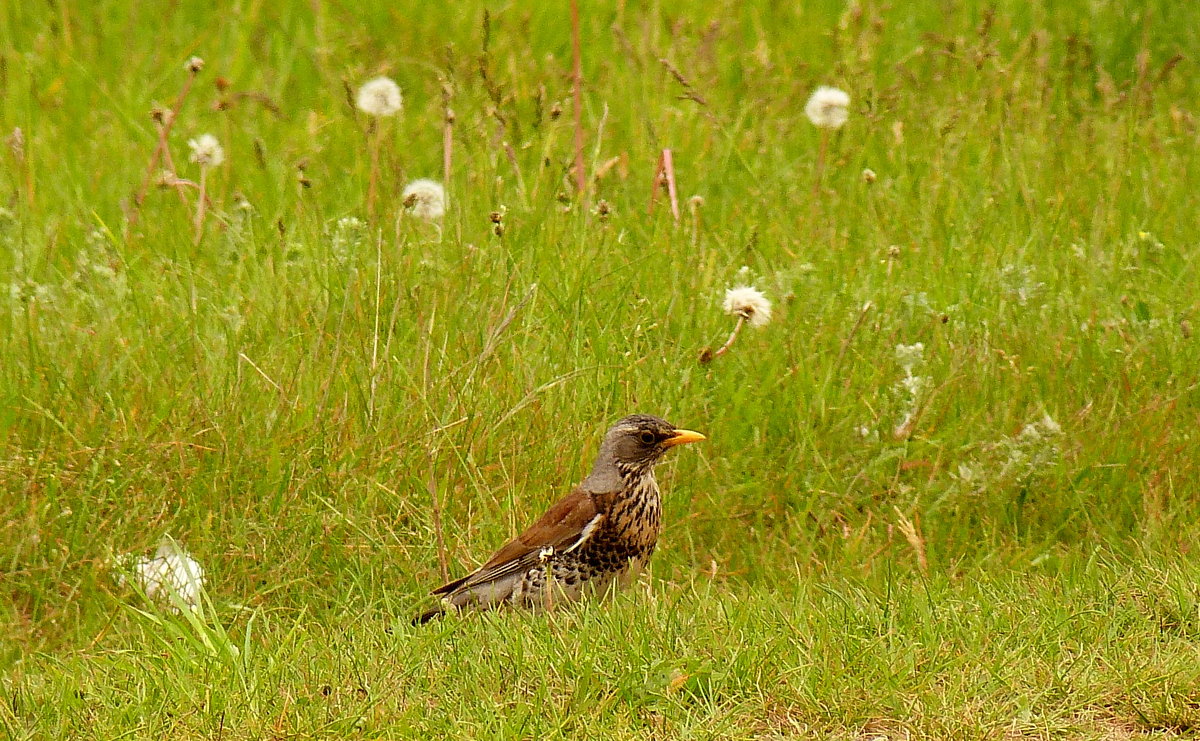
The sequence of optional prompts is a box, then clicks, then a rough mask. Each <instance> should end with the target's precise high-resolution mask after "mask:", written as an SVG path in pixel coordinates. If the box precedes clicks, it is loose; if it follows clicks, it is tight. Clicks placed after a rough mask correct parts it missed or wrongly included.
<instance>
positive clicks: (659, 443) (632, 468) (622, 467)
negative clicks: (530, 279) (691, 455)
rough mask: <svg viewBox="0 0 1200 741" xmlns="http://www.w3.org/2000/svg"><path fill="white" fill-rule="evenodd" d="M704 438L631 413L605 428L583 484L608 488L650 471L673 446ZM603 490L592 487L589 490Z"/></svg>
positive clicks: (671, 425) (662, 420) (654, 419)
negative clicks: (594, 461) (601, 440)
mask: <svg viewBox="0 0 1200 741" xmlns="http://www.w3.org/2000/svg"><path fill="white" fill-rule="evenodd" d="M703 439H704V435H701V434H700V433H699V432H692V431H691V430H681V429H679V428H677V427H676V426H675V425H673V424H671V423H670V422H667V421H666V420H664V419H659V418H658V417H652V416H650V415H649V414H631V415H630V416H628V417H625V418H624V419H622V420H620V421H619V422H617V423H616V424H615V425H613V426H612V427H610V428H608V432H606V433H605V434H604V442H603V443H601V444H600V453H599V454H598V455H597V456H596V465H595V467H594V468H593V469H592V475H591V476H589V477H588V480H587V482H585V483H587V484H589V485H593V486H606V487H609V488H610V489H611V487H613V486H614V485H616V484H618V483H619V480H620V478H622V477H627V476H631V475H633V476H641V475H645V474H647V473H649V472H650V470H651V469H653V468H654V465H655V464H656V463H658V462H659V461H660V460H662V457H663V456H664V455H666V452H667V451H668V450H670V449H671V448H673V447H675V446H676V445H683V444H686V443H694V442H699V441H700V440H703ZM601 490H604V489H600V488H593V491H601Z"/></svg>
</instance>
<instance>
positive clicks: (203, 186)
mask: <svg viewBox="0 0 1200 741" xmlns="http://www.w3.org/2000/svg"><path fill="white" fill-rule="evenodd" d="M207 188H208V168H207V167H201V168H200V195H199V196H197V198H196V221H195V223H194V224H193V226H194V228H195V231H196V236H195V238H194V240H193V242H194V244H200V238H201V237H202V236H204V210H205V205H206V204H207V203H208V198H207V196H206V193H207Z"/></svg>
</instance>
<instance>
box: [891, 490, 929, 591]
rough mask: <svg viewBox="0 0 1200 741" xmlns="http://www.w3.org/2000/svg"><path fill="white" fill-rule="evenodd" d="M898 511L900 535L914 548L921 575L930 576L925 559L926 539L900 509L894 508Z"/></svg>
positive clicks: (927, 562)
mask: <svg viewBox="0 0 1200 741" xmlns="http://www.w3.org/2000/svg"><path fill="white" fill-rule="evenodd" d="M893 509H895V510H896V518H897V523H896V524H897V526H898V527H899V528H900V533H901V534H902V535H904V539H905V540H907V541H908V544H909V545H910V546H911V547H912V549H913V553H915V554H916V556H917V567H918V568H919V569H921V574H922V575H925V576H928V575H929V561H928V559H926V557H925V539H924V538H923V537H921V533H920V531H919V530H917V526H916V524H915V523H914V522H913V521H912V520H910V519H908V518H907V517H905V516H904V513H903V512H901V511H900V508H899V507H894V508H893Z"/></svg>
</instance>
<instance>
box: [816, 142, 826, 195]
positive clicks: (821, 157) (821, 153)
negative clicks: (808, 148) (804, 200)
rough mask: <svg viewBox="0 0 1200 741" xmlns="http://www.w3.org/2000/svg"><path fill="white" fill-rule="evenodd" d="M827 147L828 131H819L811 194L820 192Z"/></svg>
mask: <svg viewBox="0 0 1200 741" xmlns="http://www.w3.org/2000/svg"><path fill="white" fill-rule="evenodd" d="M828 147H829V129H821V144H820V145H819V146H818V148H817V172H816V176H815V177H814V178H813V194H814V195H816V193H817V192H818V191H820V190H821V180H822V178H823V177H824V175H825V150H826V149H828Z"/></svg>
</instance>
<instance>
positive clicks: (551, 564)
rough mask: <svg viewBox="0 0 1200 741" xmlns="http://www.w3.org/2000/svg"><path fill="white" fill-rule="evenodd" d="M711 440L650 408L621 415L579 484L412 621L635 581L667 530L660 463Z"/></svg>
mask: <svg viewBox="0 0 1200 741" xmlns="http://www.w3.org/2000/svg"><path fill="white" fill-rule="evenodd" d="M704 439H706V438H705V436H704V435H702V434H700V433H699V432H693V431H692V430H684V429H680V428H677V427H675V426H674V425H672V424H670V423H668V422H666V421H665V420H663V419H660V418H658V417H654V416H651V415H648V414H633V415H630V416H628V417H625V418H623V419H621V420H619V421H618V422H616V424H614V425H613V426H612V427H610V428H609V429H608V432H606V433H605V435H604V441H603V442H602V443H601V445H600V452H599V453H598V454H597V456H596V463H595V465H594V466H593V467H592V472H591V474H589V475H588V477H587V478H585V479H584V480H583V482H582V483H581V484H579V486H577V487H575V488H574V489H573V490H572V491H571V493H569V494H567V495H566V496H565V497H563V498H562V499H560V500H559V501H558V502H557V503H555V504H554V505H553V506H552V507H550V509H548V510H546V513H545V514H543V515H542V516H541V518H540V519H539V520H538V521H537V522H535V523H534V524H533V525H532V526H530V527H529V528H528V529H527V530H525V531H524V532H523V533H521V534H520V535H518V536H517V537H515V538H513V539H512V540H511V541H509V542H508V543H507V544H506V545H504V547H502V548H501V549H500V550H498V551H496V552H495V553H494V554H492V557H491V558H489V559H488V561H487V562H486V563H485V564H483V565H482V566H480V567H479V568H478V569H476V570H475V571H472V572H471V573H470V574H467V575H466V576H464V577H462V578H460V579H455V580H454V581H451V582H448V583H446V584H443V585H442V586H440V587H438V588H437V589H435V590H433V595H435V596H437V597H439V598H440V604H439V605H438V606H437V607H434V608H433V609H431V610H428V611H426V612H423V613H421V614H420V615H417V616H416V617H414V618H413V619H412V623H413V625H421V624H424V623H426V622H428V621H430V620H432V619H433V618H436V617H439V616H441V615H444V614H445V613H446V612H448V611H461V610H486V609H493V608H497V607H501V606H503V605H515V606H518V607H525V608H531V609H533V610H539V609H546V608H552V607H554V605H555V604H556V603H561V602H576V601H579V600H581V599H584V598H585V597H587V596H591V595H599V596H603V595H605V594H608V593H610V592H611V591H612V590H613V588H614V584H616V585H617V586H626V585H628V583H629V582H630V581H632V579H633V577H634V576H635V575H636V574H637V573H638V572H639V571H640V570H641V569H642V567H643V566H645V564H646V562H647V561H648V560H649V559H650V556H651V554H653V553H654V547H655V545H656V544H657V542H658V535H659V533H660V532H661V530H662V501H661V498H660V495H659V490H658V483H657V482H656V481H655V479H654V467H655V466H656V465H657V464H658V463H659V462H660V461H661V460H662V458H663V456H664V455H666V453H667V451H668V450H670V449H671V448H673V447H675V446H677V445H686V444H688V443H695V442H699V441H701V440H704Z"/></svg>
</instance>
